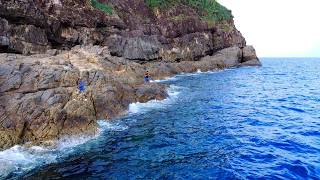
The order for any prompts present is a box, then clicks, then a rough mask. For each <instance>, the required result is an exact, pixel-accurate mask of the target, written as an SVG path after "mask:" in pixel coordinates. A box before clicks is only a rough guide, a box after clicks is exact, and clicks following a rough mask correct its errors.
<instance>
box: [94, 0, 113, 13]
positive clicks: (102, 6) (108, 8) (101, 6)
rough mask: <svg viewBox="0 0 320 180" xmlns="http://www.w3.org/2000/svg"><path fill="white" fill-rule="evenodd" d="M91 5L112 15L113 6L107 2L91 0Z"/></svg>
mask: <svg viewBox="0 0 320 180" xmlns="http://www.w3.org/2000/svg"><path fill="white" fill-rule="evenodd" d="M91 5H92V7H94V8H97V9H100V10H101V11H103V12H105V13H107V14H109V15H112V7H111V6H109V5H107V4H103V3H100V2H98V1H97V0H91Z"/></svg>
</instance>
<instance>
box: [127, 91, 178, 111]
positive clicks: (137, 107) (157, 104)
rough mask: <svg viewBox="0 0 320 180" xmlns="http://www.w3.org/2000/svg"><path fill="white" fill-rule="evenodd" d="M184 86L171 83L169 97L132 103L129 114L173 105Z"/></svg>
mask: <svg viewBox="0 0 320 180" xmlns="http://www.w3.org/2000/svg"><path fill="white" fill-rule="evenodd" d="M181 89H182V87H179V86H174V85H170V87H169V88H168V90H167V91H168V95H169V96H168V97H167V98H166V99H164V100H161V101H158V100H151V101H148V102H146V103H139V102H137V103H131V104H130V105H129V114H137V113H145V112H148V111H150V110H152V109H161V108H165V107H167V106H169V105H171V104H172V103H173V102H174V101H175V100H176V99H177V97H178V95H179V94H180V91H181Z"/></svg>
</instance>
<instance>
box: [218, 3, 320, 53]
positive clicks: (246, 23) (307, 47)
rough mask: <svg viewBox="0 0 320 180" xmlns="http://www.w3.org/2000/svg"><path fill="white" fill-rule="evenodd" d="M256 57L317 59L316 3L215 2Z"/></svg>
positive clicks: (319, 49)
mask: <svg viewBox="0 0 320 180" xmlns="http://www.w3.org/2000/svg"><path fill="white" fill-rule="evenodd" d="M218 1H219V2H220V3H221V4H223V5H225V6H226V7H227V8H229V9H231V10H232V13H233V15H234V17H235V19H234V20H235V23H236V26H237V28H238V29H239V30H240V31H241V32H242V34H243V36H244V37H245V38H246V40H247V43H248V44H252V45H254V46H255V48H256V50H257V52H258V55H259V56H273V57H276V56H318V57H320V23H319V22H320V21H319V19H318V18H320V11H319V8H320V1H319V0H305V1H301V0H218Z"/></svg>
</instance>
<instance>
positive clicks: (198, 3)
mask: <svg viewBox="0 0 320 180" xmlns="http://www.w3.org/2000/svg"><path fill="white" fill-rule="evenodd" d="M145 1H146V3H147V4H148V6H149V7H151V8H158V7H160V8H161V7H165V8H168V7H170V6H172V5H175V4H178V3H184V4H187V5H188V6H192V7H194V8H196V9H197V10H198V11H199V13H200V14H201V16H202V18H203V19H204V20H206V21H209V22H210V21H213V22H219V21H224V20H230V19H232V18H233V16H232V14H231V11H230V10H228V9H227V8H226V7H224V6H222V5H221V4H219V3H218V2H217V1H216V0H145Z"/></svg>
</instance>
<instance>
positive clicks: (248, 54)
mask: <svg viewBox="0 0 320 180" xmlns="http://www.w3.org/2000/svg"><path fill="white" fill-rule="evenodd" d="M242 52H243V54H242V62H246V61H251V60H257V59H258V57H257V54H256V50H255V49H254V47H253V46H245V47H243V48H242Z"/></svg>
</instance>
